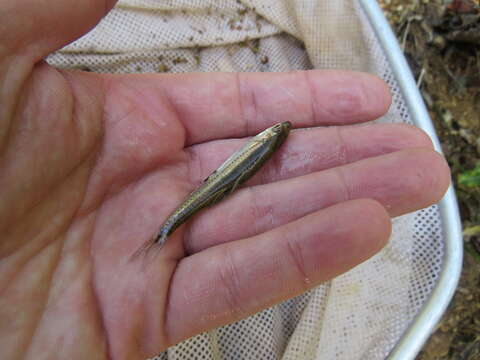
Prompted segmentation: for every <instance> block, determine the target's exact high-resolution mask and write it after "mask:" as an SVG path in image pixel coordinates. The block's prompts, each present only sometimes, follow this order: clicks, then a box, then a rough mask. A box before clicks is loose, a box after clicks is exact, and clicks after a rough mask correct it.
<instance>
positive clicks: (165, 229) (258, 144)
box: [133, 121, 292, 257]
mask: <svg viewBox="0 0 480 360" xmlns="http://www.w3.org/2000/svg"><path fill="white" fill-rule="evenodd" d="M291 127H292V124H291V123H290V122H288V121H286V122H282V123H279V124H276V125H274V126H272V127H270V128H268V129H266V130H264V131H262V132H261V133H260V134H258V135H256V136H254V137H253V138H251V139H250V140H249V141H248V142H247V143H246V144H245V145H244V146H243V147H242V148H241V149H240V150H238V151H237V152H235V153H234V154H233V155H232V156H230V157H229V158H228V159H227V160H226V161H225V162H224V163H223V164H222V165H221V166H220V167H219V168H218V169H217V170H215V171H214V172H213V173H212V174H210V176H209V177H208V178H206V179H205V180H204V181H203V183H202V185H201V186H200V187H199V188H198V189H196V190H194V191H193V192H192V193H191V194H190V195H188V197H187V199H186V200H185V201H184V202H183V204H181V205H180V206H179V207H178V208H177V209H176V210H175V211H174V212H173V213H172V214H171V215H170V216H169V217H168V218H167V220H166V221H165V223H164V224H163V225H162V227H161V228H160V230H159V231H158V233H157V234H156V235H155V236H154V237H153V238H152V239H151V240H150V241H148V242H147V243H145V244H144V245H143V246H142V247H141V248H140V249H139V250H138V251H137V252H136V253H135V254H134V255H133V257H137V256H138V255H140V254H142V253H146V252H147V251H148V250H149V249H151V248H152V247H154V246H155V247H156V248H157V250H160V249H161V248H162V247H163V245H164V244H165V242H166V240H167V237H168V236H169V235H170V234H172V233H173V232H174V231H175V230H176V229H177V228H178V227H179V226H180V225H182V224H183V223H184V222H186V221H187V220H188V219H189V218H190V217H192V216H193V215H195V214H196V213H197V212H198V211H199V210H201V209H203V208H205V207H207V206H212V205H214V204H217V203H218V202H220V201H221V200H222V199H223V198H225V196H227V195H229V194H231V193H233V192H234V191H235V190H236V189H237V188H238V186H239V185H240V184H242V183H244V182H245V181H247V180H248V179H250V178H251V177H252V176H253V175H254V174H255V173H256V172H257V171H258V170H259V169H260V168H261V167H262V165H263V164H264V163H265V162H266V161H267V160H268V159H269V158H270V157H271V156H272V154H273V153H274V152H275V150H277V149H278V148H279V147H280V145H282V144H283V142H284V141H285V140H286V138H287V136H288V134H289V132H290V128H291Z"/></svg>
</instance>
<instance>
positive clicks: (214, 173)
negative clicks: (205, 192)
mask: <svg viewBox="0 0 480 360" xmlns="http://www.w3.org/2000/svg"><path fill="white" fill-rule="evenodd" d="M217 172H218V170H215V171H214V172H212V173H211V174H210V175H208V177H207V178H205V180H203V182H204V183H206V182H207V181H208V180H210V179H211V178H213V177H214V176H215V175H216V174H217Z"/></svg>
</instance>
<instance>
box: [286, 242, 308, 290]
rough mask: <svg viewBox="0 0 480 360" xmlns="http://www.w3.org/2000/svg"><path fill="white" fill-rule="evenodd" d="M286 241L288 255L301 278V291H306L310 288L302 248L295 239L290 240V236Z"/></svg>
mask: <svg viewBox="0 0 480 360" xmlns="http://www.w3.org/2000/svg"><path fill="white" fill-rule="evenodd" d="M290 235H291V234H290ZM286 240H287V250H288V253H289V255H290V257H291V259H292V260H293V263H294V264H295V267H296V268H297V272H298V274H299V275H300V276H301V279H302V282H301V283H302V287H303V290H304V291H306V290H308V289H309V287H310V285H309V284H310V279H309V278H308V274H307V272H306V271H305V259H304V258H303V254H302V247H301V246H300V244H299V243H298V239H297V238H292V237H291V236H288V237H287V239H286Z"/></svg>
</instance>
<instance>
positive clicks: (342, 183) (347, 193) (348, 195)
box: [333, 167, 353, 201]
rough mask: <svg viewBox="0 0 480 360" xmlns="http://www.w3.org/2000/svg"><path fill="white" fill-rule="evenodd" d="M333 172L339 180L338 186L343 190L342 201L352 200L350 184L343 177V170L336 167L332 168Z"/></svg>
mask: <svg viewBox="0 0 480 360" xmlns="http://www.w3.org/2000/svg"><path fill="white" fill-rule="evenodd" d="M333 171H334V172H335V174H336V175H337V177H338V179H339V180H340V186H341V187H342V192H343V201H348V200H352V199H353V197H352V195H353V194H352V191H351V190H350V186H348V182H347V179H346V178H345V174H344V170H343V169H342V168H341V167H336V168H334V169H333Z"/></svg>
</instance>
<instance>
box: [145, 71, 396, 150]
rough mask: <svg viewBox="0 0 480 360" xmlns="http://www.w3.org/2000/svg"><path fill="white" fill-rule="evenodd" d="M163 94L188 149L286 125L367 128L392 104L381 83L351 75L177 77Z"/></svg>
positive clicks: (303, 73)
mask: <svg viewBox="0 0 480 360" xmlns="http://www.w3.org/2000/svg"><path fill="white" fill-rule="evenodd" d="M155 79H156V81H158V77H155ZM152 80H153V79H152ZM161 88H162V90H163V92H164V95H165V96H166V97H167V98H168V99H169V101H170V103H171V104H172V106H173V108H174V109H175V113H176V114H177V115H178V118H179V120H180V121H181V122H182V123H183V125H184V127H185V129H186V133H187V144H188V145H191V144H195V143H201V142H205V141H209V140H215V139H223V138H235V137H244V136H249V135H254V134H256V133H258V132H259V131H261V130H263V129H265V128H267V127H269V126H271V125H273V124H275V123H278V122H282V121H290V122H292V123H293V126H294V127H296V128H299V127H310V126H319V125H341V124H353V123H359V122H365V121H369V120H373V119H375V118H377V117H380V116H381V115H383V114H384V113H385V112H386V111H387V110H388V108H389V106H390V103H391V96H390V93H389V90H388V86H387V85H386V84H385V83H384V82H383V81H382V80H380V79H379V78H377V77H375V76H373V75H369V74H365V73H359V72H352V71H334V70H311V71H298V72H291V73H237V74H233V73H215V74H212V73H209V74H186V75H174V76H165V77H164V78H163V80H162V86H161Z"/></svg>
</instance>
